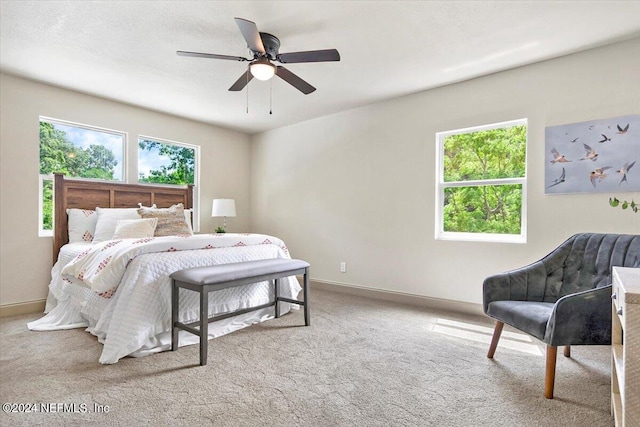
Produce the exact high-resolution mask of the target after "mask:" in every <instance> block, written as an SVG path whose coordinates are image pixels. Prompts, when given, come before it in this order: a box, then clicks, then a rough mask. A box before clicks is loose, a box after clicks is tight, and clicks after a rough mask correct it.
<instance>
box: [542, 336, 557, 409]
mask: <svg viewBox="0 0 640 427" xmlns="http://www.w3.org/2000/svg"><path fill="white" fill-rule="evenodd" d="M557 355H558V347H553V346H550V345H548V346H547V368H546V373H545V379H544V397H546V398H547V399H553V385H554V382H555V379H556V356H557Z"/></svg>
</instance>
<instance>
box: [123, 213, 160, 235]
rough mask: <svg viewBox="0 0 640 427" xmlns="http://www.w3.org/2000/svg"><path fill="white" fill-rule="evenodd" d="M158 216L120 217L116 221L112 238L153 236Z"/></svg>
mask: <svg viewBox="0 0 640 427" xmlns="http://www.w3.org/2000/svg"><path fill="white" fill-rule="evenodd" d="M157 224H158V218H145V219H121V220H119V221H118V222H117V223H116V231H115V232H114V233H113V239H141V238H143V237H153V233H154V231H156V225H157Z"/></svg>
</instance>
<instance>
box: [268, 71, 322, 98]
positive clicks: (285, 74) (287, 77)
mask: <svg viewBox="0 0 640 427" xmlns="http://www.w3.org/2000/svg"><path fill="white" fill-rule="evenodd" d="M276 75H277V76H278V77H280V78H281V79H282V80H284V81H285V82H287V83H289V84H290V85H291V86H293V87H295V88H296V89H298V90H299V91H300V92H302V93H304V94H305V95H309V94H310V93H311V92H313V91H314V90H316V88H315V87H313V86H311V85H310V84H309V83H307V82H305V81H304V80H302V79H301V78H300V77H298V76H296V75H295V74H293V73H292V72H291V71H289V70H287V69H286V68H284V67H282V66H278V71H277V72H276Z"/></svg>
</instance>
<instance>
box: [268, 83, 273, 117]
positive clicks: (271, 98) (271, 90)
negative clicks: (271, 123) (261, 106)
mask: <svg viewBox="0 0 640 427" xmlns="http://www.w3.org/2000/svg"><path fill="white" fill-rule="evenodd" d="M269 114H273V79H271V80H269Z"/></svg>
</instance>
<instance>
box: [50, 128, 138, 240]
mask: <svg viewBox="0 0 640 427" xmlns="http://www.w3.org/2000/svg"><path fill="white" fill-rule="evenodd" d="M40 122H47V123H53V124H59V125H62V126H72V127H76V128H80V129H87V130H93V131H96V132H103V133H110V134H114V135H120V136H122V140H123V142H122V179H109V180H107V179H99V178H81V177H70V178H73V179H77V180H83V181H99V182H125V183H126V182H127V170H128V167H127V166H128V164H127V158H128V156H127V152H128V144H129V134H128V133H127V132H124V131H120V130H115V129H108V128H103V127H99V126H93V125H87V124H84V123H77V122H71V121H68V120H61V119H55V118H53V117H47V116H39V118H38V128H40ZM39 154H40V132H38V170H40V155H39ZM53 178H54V177H53V175H52V174H48V175H47V174H38V237H53V230H45V229H44V228H42V225H43V223H42V221H43V219H44V218H43V216H42V208H43V206H42V191H43V185H44V184H43V181H44V180H51V181H52V182H53ZM53 191H54V198H55V187H54V189H53ZM53 215H54V217H53V221H54V225H55V209H54V212H53Z"/></svg>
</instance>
